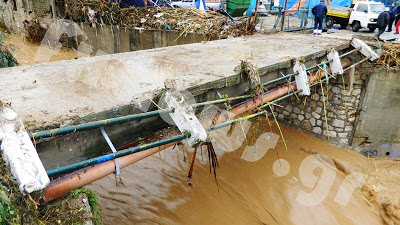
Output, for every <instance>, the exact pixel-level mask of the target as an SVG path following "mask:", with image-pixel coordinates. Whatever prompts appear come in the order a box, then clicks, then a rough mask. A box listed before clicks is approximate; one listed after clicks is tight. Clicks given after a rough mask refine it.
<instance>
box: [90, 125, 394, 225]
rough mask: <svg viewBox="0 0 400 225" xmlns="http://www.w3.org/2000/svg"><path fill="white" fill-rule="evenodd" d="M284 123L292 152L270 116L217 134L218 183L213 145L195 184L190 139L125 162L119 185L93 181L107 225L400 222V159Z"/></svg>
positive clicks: (199, 163) (199, 162)
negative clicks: (211, 163) (374, 156)
mask: <svg viewBox="0 0 400 225" xmlns="http://www.w3.org/2000/svg"><path fill="white" fill-rule="evenodd" d="M281 128H282V132H283V134H284V137H285V140H286V144H287V151H286V150H285V147H284V143H283V141H282V139H281V138H280V136H279V135H278V134H279V131H278V130H277V128H276V127H273V129H272V132H271V130H270V127H269V126H268V123H267V122H266V121H265V120H259V121H258V122H253V123H250V122H244V123H242V124H239V125H236V127H234V128H226V129H222V130H219V131H218V132H215V133H213V134H211V135H212V137H213V138H214V139H215V141H214V143H213V145H214V147H215V150H216V153H217V155H218V158H219V165H220V169H219V170H218V171H217V179H218V185H217V184H216V182H215V180H214V177H213V175H211V174H210V171H209V167H208V162H207V161H208V156H207V151H206V150H205V149H203V151H198V153H197V157H196V163H195V167H194V172H193V178H192V183H193V184H194V186H193V187H189V186H188V185H187V184H186V174H187V171H188V168H189V164H190V161H191V157H192V154H193V150H192V149H190V148H188V147H187V146H181V147H180V148H178V147H176V148H175V149H172V148H169V149H167V150H165V151H163V152H161V153H160V154H156V155H153V156H152V157H149V158H147V159H144V160H142V161H140V162H138V163H136V164H134V165H131V166H129V167H127V168H125V169H123V170H122V172H121V177H122V182H119V183H118V184H117V183H116V179H115V176H114V175H110V176H108V177H106V178H104V179H102V180H99V181H97V182H95V183H93V184H91V185H89V186H88V187H89V188H90V189H92V190H94V191H95V192H96V193H97V194H98V195H99V202H100V205H101V208H102V216H103V220H104V224H113V225H116V224H199V225H200V224H218V225H220V224H230V225H231V224H307V225H310V224H363V225H364V224H400V220H399V215H400V209H399V202H400V195H399V194H398V193H399V191H400V187H399V181H400V162H399V161H393V160H388V159H382V160H373V161H372V160H371V161H370V160H369V159H368V158H366V157H364V156H362V155H361V154H359V153H357V152H354V151H350V150H346V149H341V148H337V147H334V146H331V145H329V144H328V143H326V142H324V141H322V140H320V139H317V138H314V137H312V136H309V135H307V134H305V133H302V132H300V131H298V130H295V129H293V128H290V127H286V126H283V125H282V126H281ZM244 134H246V136H244ZM275 143H276V146H275ZM363 177H366V179H365V180H363V179H362V178H363ZM364 181H365V182H364ZM362 184H365V185H364V186H363V185H362ZM360 187H362V188H360Z"/></svg>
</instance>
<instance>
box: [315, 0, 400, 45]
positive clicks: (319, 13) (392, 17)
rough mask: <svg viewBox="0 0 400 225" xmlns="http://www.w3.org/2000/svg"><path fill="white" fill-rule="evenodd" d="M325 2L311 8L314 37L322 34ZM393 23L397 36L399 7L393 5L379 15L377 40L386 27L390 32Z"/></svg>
mask: <svg viewBox="0 0 400 225" xmlns="http://www.w3.org/2000/svg"><path fill="white" fill-rule="evenodd" d="M324 3H325V1H324V0H321V1H320V4H318V5H316V6H314V7H313V8H312V14H313V15H314V17H315V19H314V33H313V34H314V35H321V34H322V23H323V20H324V17H325V15H326V13H327V12H328V10H327V8H326V6H325V4H324ZM393 23H394V24H395V26H396V32H395V34H399V27H400V6H396V5H395V4H394V3H393V4H392V7H391V8H390V9H388V8H386V9H385V11H384V12H382V13H381V14H379V16H378V21H377V27H378V30H379V31H378V34H377V35H376V36H377V37H378V39H379V37H380V36H381V34H383V32H385V30H386V27H388V30H387V31H388V32H392V27H393Z"/></svg>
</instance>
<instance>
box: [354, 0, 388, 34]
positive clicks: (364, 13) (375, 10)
mask: <svg viewBox="0 0 400 225" xmlns="http://www.w3.org/2000/svg"><path fill="white" fill-rule="evenodd" d="M384 10H385V5H384V4H383V3H381V2H361V1H359V2H357V3H356V4H355V5H354V8H353V11H352V12H351V15H350V19H349V24H350V25H351V29H352V30H353V31H354V32H357V31H358V30H359V29H360V28H368V29H369V30H370V31H371V32H373V31H374V30H375V29H376V26H377V25H376V23H377V21H378V16H379V14H380V13H381V12H383V11H384Z"/></svg>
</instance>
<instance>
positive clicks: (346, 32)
mask: <svg viewBox="0 0 400 225" xmlns="http://www.w3.org/2000/svg"><path fill="white" fill-rule="evenodd" d="M332 33H335V34H337V35H340V34H342V35H344V36H347V35H351V36H352V35H365V36H371V37H373V36H375V35H376V34H378V29H376V30H375V31H374V32H370V31H369V30H368V29H360V30H359V31H358V32H353V31H352V30H351V27H350V26H348V27H347V29H341V30H336V29H332ZM394 38H396V39H397V41H399V40H400V34H394V30H393V31H392V32H385V33H383V34H382V35H381V39H383V40H388V39H394Z"/></svg>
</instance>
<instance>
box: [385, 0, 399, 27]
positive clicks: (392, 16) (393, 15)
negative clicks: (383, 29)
mask: <svg viewBox="0 0 400 225" xmlns="http://www.w3.org/2000/svg"><path fill="white" fill-rule="evenodd" d="M396 12H397V7H396V4H394V3H393V4H392V7H391V8H390V10H389V14H390V20H389V27H388V30H387V31H388V32H392V27H393V22H394V20H395V18H396V14H397V13H396ZM395 24H396V23H395Z"/></svg>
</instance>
